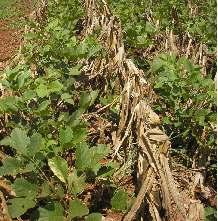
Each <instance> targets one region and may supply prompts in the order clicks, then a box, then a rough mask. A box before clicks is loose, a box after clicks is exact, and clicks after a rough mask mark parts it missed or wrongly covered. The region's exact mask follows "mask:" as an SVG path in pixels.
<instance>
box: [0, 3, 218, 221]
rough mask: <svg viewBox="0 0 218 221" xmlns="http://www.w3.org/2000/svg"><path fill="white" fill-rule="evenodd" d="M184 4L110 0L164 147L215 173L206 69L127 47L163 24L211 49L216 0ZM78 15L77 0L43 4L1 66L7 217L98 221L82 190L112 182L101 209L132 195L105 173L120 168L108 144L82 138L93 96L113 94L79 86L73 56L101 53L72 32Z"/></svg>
mask: <svg viewBox="0 0 218 221" xmlns="http://www.w3.org/2000/svg"><path fill="white" fill-rule="evenodd" d="M192 3H193V5H187V1H178V0H173V1H146V0H142V1H133V0H128V1H126V0H125V1H124V0H113V1H110V4H111V6H112V8H113V10H114V11H115V12H116V14H117V15H118V16H119V18H120V20H121V24H122V26H123V29H124V33H123V34H124V41H125V44H126V45H125V46H126V47H127V48H128V49H129V56H133V58H134V59H135V62H137V64H139V65H140V67H142V68H143V69H144V70H145V72H146V73H147V77H148V79H149V80H150V82H151V84H152V86H154V91H155V93H156V95H157V99H156V103H154V104H153V107H154V108H155V110H156V111H157V112H158V113H159V114H160V115H161V117H162V122H163V124H164V127H165V130H166V132H167V133H168V135H169V136H170V137H171V141H172V143H173V148H175V151H178V150H179V153H183V152H185V159H186V160H185V161H184V162H185V164H186V166H191V162H192V161H193V159H194V157H196V153H197V157H198V160H197V162H196V164H197V165H198V166H205V165H206V166H208V167H210V171H212V175H213V176H214V174H215V172H214V163H215V156H216V144H215V143H216V136H215V123H216V115H215V110H216V94H215V90H214V87H215V86H214V81H213V80H212V79H211V76H209V75H208V76H206V77H205V76H202V73H201V68H200V66H198V65H196V64H194V63H193V61H192V60H190V59H189V58H185V57H184V56H176V55H174V54H172V53H160V51H157V52H156V54H155V55H154V56H153V57H151V58H149V59H146V58H143V59H144V60H143V59H141V58H140V57H137V53H135V50H139V54H140V53H141V52H140V50H143V49H145V48H146V47H150V46H155V44H157V42H156V36H159V35H162V34H163V32H164V31H165V30H166V28H168V29H172V30H173V31H174V32H175V34H177V35H178V36H182V35H184V34H187V33H188V34H189V35H191V37H192V38H193V39H194V41H196V42H201V43H203V44H205V45H206V46H207V47H208V50H210V51H212V52H213V51H214V50H215V47H216V31H215V29H216V23H215V22H216V21H215V17H216V13H215V9H214V8H215V7H216V2H215V1H214V0H210V1H208V2H207V3H206V4H205V2H203V1H200V2H199V1H196V2H195V1H194V2H192ZM196 5H197V6H196ZM0 6H1V4H0ZM190 7H191V8H193V10H194V12H193V13H194V14H192V13H190ZM196 7H197V8H196ZM195 13H196V14H195ZM83 16H84V12H83V7H82V6H81V2H80V1H79V0H73V1H72V0H64V1H59V0H52V1H49V6H48V12H47V18H46V22H45V23H42V24H38V23H33V22H29V25H30V27H31V29H32V31H31V32H29V33H28V34H27V35H26V36H25V46H24V47H23V49H22V55H23V56H24V57H23V58H22V59H23V62H22V63H20V64H19V65H16V66H15V67H13V68H7V69H6V71H5V72H4V77H2V79H1V84H2V85H3V87H4V96H2V97H1V99H0V113H1V115H2V117H1V122H0V123H1V128H3V129H2V131H1V141H0V144H1V145H2V150H3V152H4V153H5V155H4V158H3V160H2V165H1V167H0V176H2V177H5V178H7V180H8V182H9V183H10V184H11V186H12V189H13V191H14V192H15V193H16V196H14V197H11V198H10V199H8V201H7V204H8V208H9V213H10V215H11V216H12V218H17V217H22V218H24V219H25V218H27V217H31V220H40V221H43V220H55V221H62V220H64V218H65V219H66V220H74V219H75V218H76V219H77V218H83V219H86V220H87V221H91V220H94V221H98V220H101V217H102V215H101V213H100V210H99V207H98V205H93V204H95V203H96V202H91V203H86V204H85V203H84V202H85V200H84V198H85V194H86V193H85V190H86V189H87V188H88V187H89V186H91V185H98V186H106V187H107V188H110V189H111V192H112V194H111V195H110V197H109V201H110V202H109V203H108V204H109V206H108V205H107V207H108V208H109V209H111V208H112V210H114V211H119V212H125V211H126V210H127V209H128V208H129V206H130V204H131V202H132V199H133V197H132V195H131V196H130V195H129V194H127V192H126V191H124V190H122V189H120V188H118V185H116V184H115V182H114V180H113V178H112V175H113V174H114V172H115V171H116V170H117V169H118V168H119V166H120V165H119V164H118V163H117V162H115V161H111V159H110V153H111V148H110V146H109V145H106V144H101V143H100V144H99V143H93V142H90V141H89V134H88V127H89V124H88V122H87V121H86V120H85V119H84V114H86V113H87V112H88V111H90V110H92V109H93V108H94V106H95V102H96V101H98V103H99V102H100V103H101V104H103V105H105V104H108V103H110V102H111V101H113V99H114V94H108V95H107V96H105V97H103V96H102V95H101V94H99V90H91V88H83V85H81V84H80V75H81V72H82V64H83V62H82V61H83V60H84V59H92V58H93V57H96V56H98V57H100V56H101V55H102V54H104V53H105V52H104V49H103V48H102V46H101V45H99V43H98V42H97V41H96V39H95V36H88V37H86V38H85V39H83V40H81V39H80V37H79V34H80V32H81V29H82V27H81V26H82V22H83V19H84V17H83ZM149 18H151V19H149ZM155 21H159V23H158V24H159V25H155ZM163 51H164V50H163ZM111 84H115V83H114V82H111ZM109 92H110V91H109ZM111 111H112V112H113V113H116V110H115V109H113V108H112V109H111ZM116 117H117V116H116ZM105 159H107V160H105ZM108 159H110V160H108ZM208 160H209V161H208ZM102 162H103V163H102ZM206 162H207V164H206ZM208 162H209V163H208ZM213 182H214V180H213ZM27 190H28V191H27ZM213 212H214V211H213V210H212V212H211V213H210V214H209V215H210V216H211V215H212V216H213Z"/></svg>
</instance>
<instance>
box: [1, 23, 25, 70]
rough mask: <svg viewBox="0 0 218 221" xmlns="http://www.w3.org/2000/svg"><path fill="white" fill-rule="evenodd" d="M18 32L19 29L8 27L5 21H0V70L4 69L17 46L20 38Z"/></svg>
mask: <svg viewBox="0 0 218 221" xmlns="http://www.w3.org/2000/svg"><path fill="white" fill-rule="evenodd" d="M20 33H21V32H20V31H19V30H16V29H10V28H9V27H8V22H7V21H0V70H1V69H4V67H5V65H6V63H7V61H8V60H9V59H11V58H12V57H13V56H14V55H15V53H16V51H17V49H18V48H19V45H20V43H21V38H22V37H21V34H20Z"/></svg>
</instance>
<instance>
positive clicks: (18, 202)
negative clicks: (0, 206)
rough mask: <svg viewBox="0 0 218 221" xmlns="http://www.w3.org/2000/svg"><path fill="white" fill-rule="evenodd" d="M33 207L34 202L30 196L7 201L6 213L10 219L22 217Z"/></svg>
mask: <svg viewBox="0 0 218 221" xmlns="http://www.w3.org/2000/svg"><path fill="white" fill-rule="evenodd" d="M35 205H36V200H35V198H33V197H31V196H28V197H21V198H14V199H10V200H9V201H8V211H9V214H10V215H11V217H12V218H16V217H20V216H21V215H23V214H24V213H25V212H26V211H27V210H28V209H31V208H33V207H35Z"/></svg>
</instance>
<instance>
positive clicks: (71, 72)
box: [69, 66, 81, 76]
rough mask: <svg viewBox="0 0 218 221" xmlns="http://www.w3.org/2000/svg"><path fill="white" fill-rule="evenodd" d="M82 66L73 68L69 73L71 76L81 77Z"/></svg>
mask: <svg viewBox="0 0 218 221" xmlns="http://www.w3.org/2000/svg"><path fill="white" fill-rule="evenodd" d="M80 67H81V66H75V67H72V68H71V69H70V71H69V75H72V76H77V75H80V73H81V71H80V70H79V69H80Z"/></svg>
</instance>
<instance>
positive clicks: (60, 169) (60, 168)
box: [48, 156, 68, 183]
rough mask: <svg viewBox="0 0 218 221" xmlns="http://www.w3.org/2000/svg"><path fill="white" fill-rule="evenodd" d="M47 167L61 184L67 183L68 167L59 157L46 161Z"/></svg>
mask: <svg viewBox="0 0 218 221" xmlns="http://www.w3.org/2000/svg"><path fill="white" fill-rule="evenodd" d="M48 165H49V167H50V169H51V170H52V172H53V173H54V175H55V176H57V177H58V178H59V179H60V180H61V181H62V182H64V183H66V181H67V172H68V166H67V161H66V160H65V159H63V158H61V157H59V156H57V157H54V158H52V159H49V160H48Z"/></svg>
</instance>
